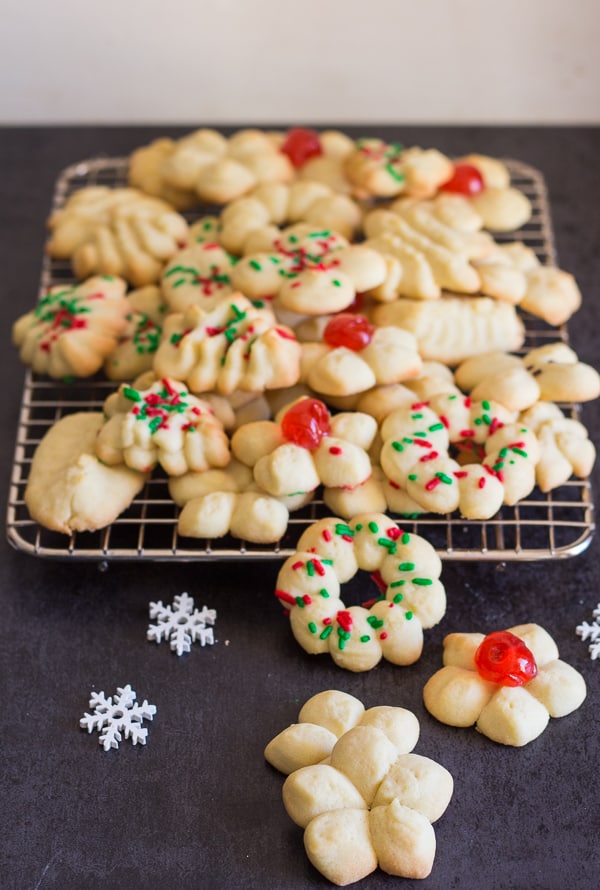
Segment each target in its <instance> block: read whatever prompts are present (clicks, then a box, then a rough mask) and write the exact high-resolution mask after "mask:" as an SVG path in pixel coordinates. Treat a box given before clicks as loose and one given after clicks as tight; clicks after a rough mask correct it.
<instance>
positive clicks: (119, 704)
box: [79, 685, 156, 751]
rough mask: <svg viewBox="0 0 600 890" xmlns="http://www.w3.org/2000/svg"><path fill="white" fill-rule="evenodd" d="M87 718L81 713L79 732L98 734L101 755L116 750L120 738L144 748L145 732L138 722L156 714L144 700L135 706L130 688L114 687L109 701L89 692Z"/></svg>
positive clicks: (101, 694)
mask: <svg viewBox="0 0 600 890" xmlns="http://www.w3.org/2000/svg"><path fill="white" fill-rule="evenodd" d="M90 708H93V709H94V710H93V712H92V713H91V714H88V713H85V714H84V715H83V717H82V718H81V720H80V721H79V725H80V726H81V728H82V729H87V731H88V732H92V731H93V730H94V729H96V730H98V732H100V739H99V741H100V744H101V745H102V747H103V748H104V750H105V751H109V750H110V749H111V748H118V747H119V742H120V741H121V740H122V738H123V736H125V738H126V739H131V743H132V744H133V745H137V743H138V742H139V743H140V744H141V745H145V744H146V738H147V736H148V730H147V729H146V728H144V727H142V725H141V723H142V720H152V718H153V717H154V715H155V714H156V706H155V705H149V704H148V702H147V701H146V699H144V701H143V702H142V704H141V705H139V704H138V703H137V702H136V700H135V692H134V690H133V689H132V688H131V686H129V685H127V686H118V687H117V693H116V695H115V696H114V702H113V697H112V696H109V697H108V698H106V696H105V695H104V693H103V692H92V693H91V695H90Z"/></svg>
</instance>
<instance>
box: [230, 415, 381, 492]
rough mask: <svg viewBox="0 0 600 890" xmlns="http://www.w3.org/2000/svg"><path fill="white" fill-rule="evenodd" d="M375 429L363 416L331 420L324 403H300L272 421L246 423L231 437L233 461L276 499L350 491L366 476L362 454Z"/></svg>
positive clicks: (366, 458)
mask: <svg viewBox="0 0 600 890" xmlns="http://www.w3.org/2000/svg"><path fill="white" fill-rule="evenodd" d="M376 432H377V424H376V423H375V421H374V420H373V418H372V417H369V416H368V415H367V414H358V413H353V414H352V415H351V416H348V415H347V414H344V413H341V414H336V415H335V416H332V415H330V413H329V411H328V410H327V407H326V406H325V405H324V404H323V402H321V401H319V400H318V399H313V398H301V399H299V400H298V401H297V402H294V403H293V404H292V405H291V406H287V407H286V408H284V409H282V411H281V412H280V413H279V414H278V415H277V418H276V420H275V421H262V422H257V423H248V424H246V425H245V426H242V427H240V428H239V429H238V430H236V432H235V433H234V434H233V436H232V439H231V448H232V451H233V454H234V455H235V457H236V458H237V459H238V460H240V461H241V462H242V463H245V464H246V465H247V466H249V467H252V470H253V473H254V478H255V480H256V482H257V483H258V485H259V486H260V487H261V488H262V489H263V490H264V491H267V492H268V493H269V494H272V495H274V496H275V497H282V496H285V495H290V494H294V493H298V492H310V491H314V490H315V489H316V488H318V486H319V485H320V484H323V485H326V486H328V487H332V488H337V487H350V488H352V487H354V486H355V485H360V484H361V483H362V482H364V481H365V480H366V479H367V478H368V477H369V476H370V474H371V461H370V459H369V455H368V453H367V451H368V449H369V448H370V446H371V444H372V442H373V439H374V438H375V434H376Z"/></svg>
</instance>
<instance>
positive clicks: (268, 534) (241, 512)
mask: <svg viewBox="0 0 600 890" xmlns="http://www.w3.org/2000/svg"><path fill="white" fill-rule="evenodd" d="M288 521H289V511H288V509H287V507H286V506H285V504H284V503H283V502H282V501H281V500H278V499H277V498H274V497H272V496H271V495H268V494H265V493H264V492H259V491H245V492H242V493H236V492H231V491H214V492H211V493H210V494H206V495H201V496H200V497H196V498H192V499H191V500H189V501H188V502H187V503H186V505H185V507H184V508H183V510H182V511H181V513H180V514H179V519H178V521H177V531H178V532H179V534H180V535H183V536H184V537H191V538H208V539H213V538H222V537H224V536H225V535H228V534H230V535H232V537H234V538H240V539H241V540H244V541H249V542H250V543H252V544H274V543H276V542H277V541H279V540H280V539H281V538H282V537H283V535H284V534H285V532H286V529H287V526H288Z"/></svg>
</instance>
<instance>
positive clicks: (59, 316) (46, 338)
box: [12, 276, 129, 379]
mask: <svg viewBox="0 0 600 890" xmlns="http://www.w3.org/2000/svg"><path fill="white" fill-rule="evenodd" d="M125 289H126V284H125V282H124V281H123V280H122V279H121V278H109V277H104V276H103V277H93V278H88V280H87V281H83V282H82V283H81V284H78V285H74V286H70V285H57V286H55V287H52V288H51V289H50V290H49V292H48V293H47V295H46V296H44V297H43V298H42V299H41V300H40V301H39V303H38V304H37V306H36V307H35V309H33V310H32V311H31V312H28V313H27V314H26V315H22V316H21V317H20V318H19V319H17V321H16V322H15V323H14V325H13V330H12V339H13V343H14V344H15V346H17V348H18V349H19V356H20V358H21V361H22V362H24V363H25V364H26V365H28V366H31V367H32V368H33V370H34V371H36V372H37V373H38V374H48V375H49V376H50V377H54V378H57V379H61V378H66V377H90V376H91V375H92V374H95V373H96V371H98V370H99V369H100V368H101V367H102V364H103V362H104V360H105V358H106V356H107V355H110V353H112V352H113V351H114V349H115V348H116V346H117V342H118V338H119V337H120V335H121V334H122V333H123V332H124V330H125V328H126V326H127V320H126V316H127V314H128V311H129V304H128V302H127V300H126V299H125V296H124V294H125Z"/></svg>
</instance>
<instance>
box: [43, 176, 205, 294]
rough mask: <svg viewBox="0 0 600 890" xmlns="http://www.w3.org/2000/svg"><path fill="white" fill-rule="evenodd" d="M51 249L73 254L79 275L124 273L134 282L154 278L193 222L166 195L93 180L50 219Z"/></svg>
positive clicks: (65, 256)
mask: <svg viewBox="0 0 600 890" xmlns="http://www.w3.org/2000/svg"><path fill="white" fill-rule="evenodd" d="M48 228H49V229H50V231H51V235H50V238H49V240H48V242H47V244H46V252H47V253H48V255H49V256H51V257H53V258H55V259H70V260H71V263H72V266H73V272H74V273H75V276H76V277H77V278H80V279H81V278H87V277H88V276H89V275H96V274H97V275H119V276H120V277H122V278H125V279H126V280H127V281H128V282H129V283H130V284H132V285H133V286H134V287H143V286H144V285H146V284H155V283H156V282H157V281H158V279H159V278H160V273H161V272H162V269H163V266H164V264H165V263H166V262H167V261H168V260H169V259H170V258H171V257H172V256H173V254H175V253H176V252H177V251H178V250H180V249H181V247H182V246H183V245H184V244H186V243H187V240H188V237H189V235H188V224H187V222H186V221H185V219H184V218H183V216H181V215H180V214H179V213H175V211H174V210H173V208H172V207H171V206H170V205H169V204H167V203H166V202H164V201H161V200H158V199H157V198H151V197H149V196H148V195H145V194H143V193H142V192H139V191H137V190H136V189H129V188H121V189H119V188H117V189H112V188H108V187H107V186H91V187H89V188H83V189H80V190H79V191H77V192H75V194H73V195H72V196H71V197H70V198H69V199H68V201H67V202H66V204H65V205H64V207H62V208H61V209H60V210H58V211H57V212H56V213H54V214H53V215H52V216H51V217H50V219H49V220H48Z"/></svg>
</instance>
